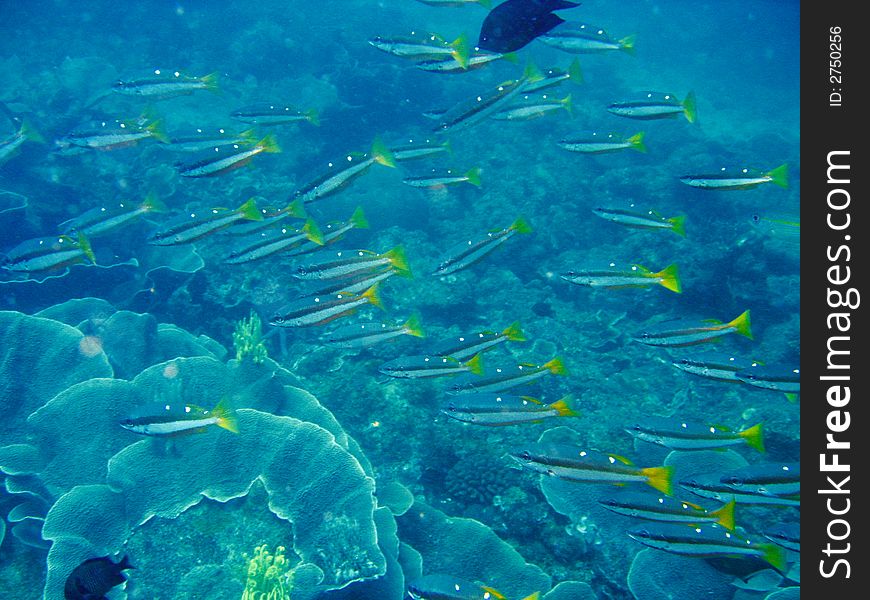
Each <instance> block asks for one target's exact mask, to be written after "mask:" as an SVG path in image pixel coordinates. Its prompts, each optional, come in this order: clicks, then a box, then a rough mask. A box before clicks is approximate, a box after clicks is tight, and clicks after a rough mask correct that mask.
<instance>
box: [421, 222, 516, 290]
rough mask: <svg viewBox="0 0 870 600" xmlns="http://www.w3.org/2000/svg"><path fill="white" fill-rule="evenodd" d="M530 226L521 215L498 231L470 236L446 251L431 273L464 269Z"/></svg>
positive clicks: (444, 272)
mask: <svg viewBox="0 0 870 600" xmlns="http://www.w3.org/2000/svg"><path fill="white" fill-rule="evenodd" d="M531 231H532V228H531V227H530V226H529V224H528V223H527V222H526V220H525V219H523V218H522V217H520V218H518V219H517V220H516V221H514V222H513V224H511V225H510V226H509V227H505V228H504V229H500V230H498V231H490V232H487V233H486V234H485V235H481V236H479V237H477V238H470V239H468V240H466V241H464V242H462V243H461V244H457V245H456V246H454V247H453V249H452V250H451V251H450V252H448V253H447V256H446V258H443V259H442V260H441V263H440V264H439V265H438V267H436V269H435V271H434V272H433V273H432V274H433V275H439V276H443V275H450V274H451V273H455V272H456V271H460V270H462V269H466V268H468V267H470V266H471V265H473V264H474V263H476V262H478V261H479V260H482V259H483V258H484V257H485V256H487V255H488V254H489V253H490V252H492V251H493V250H495V249H496V248H498V247H499V246H501V245H502V244H504V243H505V242H506V241H508V240H509V239H510V238H512V237H513V236H514V235H515V234H517V233H531Z"/></svg>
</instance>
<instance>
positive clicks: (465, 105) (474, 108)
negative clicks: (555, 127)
mask: <svg viewBox="0 0 870 600" xmlns="http://www.w3.org/2000/svg"><path fill="white" fill-rule="evenodd" d="M527 81H528V78H526V77H523V78H521V79H516V80H511V81H505V82H504V83H501V84H499V85H498V86H496V87H495V89H493V90H490V91H488V92H485V93H483V94H481V95H479V96H475V97H473V98H471V99H470V100H466V101H464V102H460V103H459V104H457V105H456V106H454V107H453V108H451V109H449V110H448V111H446V112H445V113H444V114H443V115H441V117H440V120H439V123H438V125H437V126H436V127H435V128H434V129H433V131H434V132H436V133H437V132H446V131H452V130H457V129H463V128H466V127H471V126H472V125H475V124H477V123H480V122H481V121H483V120H484V119H486V118H487V117H489V116H490V115H493V114H495V113H496V112H498V111H499V110H501V109H502V108H504V107H505V106H507V105H508V104H509V103H510V102H511V101H512V100H513V99H514V97H515V96H517V95H518V94H519V93H520V92H522V90H523V86H524V85H525V84H526V82H527Z"/></svg>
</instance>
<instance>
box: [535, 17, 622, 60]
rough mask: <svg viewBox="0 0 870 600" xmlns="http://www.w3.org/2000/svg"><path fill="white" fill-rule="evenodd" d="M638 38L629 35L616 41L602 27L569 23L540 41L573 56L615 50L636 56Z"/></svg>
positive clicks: (547, 34)
mask: <svg viewBox="0 0 870 600" xmlns="http://www.w3.org/2000/svg"><path fill="white" fill-rule="evenodd" d="M636 38H637V36H636V35H627V36H625V37H624V38H621V39H614V38H612V37H610V35H608V33H607V32H606V31H604V29H602V28H601V27H596V26H595V25H589V24H587V23H578V22H567V21H566V22H565V23H562V24H561V25H559V26H558V27H554V28H553V29H551V30H550V31H548V32H547V33H545V34H543V35H539V36H538V40H539V41H541V42H543V43H545V44H547V45H548V46H552V47H553V48H558V49H559V50H562V51H563V52H571V53H573V54H598V53H601V52H610V51H613V50H621V51H622V52H627V53H628V54H634V43H635V40H636Z"/></svg>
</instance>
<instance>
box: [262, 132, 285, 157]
mask: <svg viewBox="0 0 870 600" xmlns="http://www.w3.org/2000/svg"><path fill="white" fill-rule="evenodd" d="M257 145H258V146H259V147H261V148H262V149H263V152H281V146H279V145H278V140H277V139H276V138H275V134H272V133H270V134H269V135H267V136H266V137H264V138H263V139H262V140H260V141H259V142H257Z"/></svg>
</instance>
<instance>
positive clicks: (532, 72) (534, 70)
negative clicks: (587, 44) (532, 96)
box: [521, 58, 583, 94]
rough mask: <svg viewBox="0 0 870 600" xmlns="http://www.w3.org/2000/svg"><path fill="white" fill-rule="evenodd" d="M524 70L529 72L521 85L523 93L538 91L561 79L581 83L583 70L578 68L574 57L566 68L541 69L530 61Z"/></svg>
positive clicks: (551, 85)
mask: <svg viewBox="0 0 870 600" xmlns="http://www.w3.org/2000/svg"><path fill="white" fill-rule="evenodd" d="M526 72H527V73H528V74H529V80H528V81H527V82H526V83H525V84H524V85H523V90H522V92H521V93H523V94H529V93H532V92H539V91H541V90H543V89H547V88H551V87H553V86H555V85H559V84H560V83H562V82H563V81H570V82H571V83H574V84H576V85H580V84H581V83H583V71H582V70H581V68H580V61H579V60H578V59H576V58H575V59H574V60H572V61H571V64H570V65H568V68H567V69H561V68H559V67H550V68H548V69H546V70H544V71H541V70H540V69H538V67H536V66H535V65H534V64H533V63H530V64H529V66H528V67H527V68H526Z"/></svg>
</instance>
